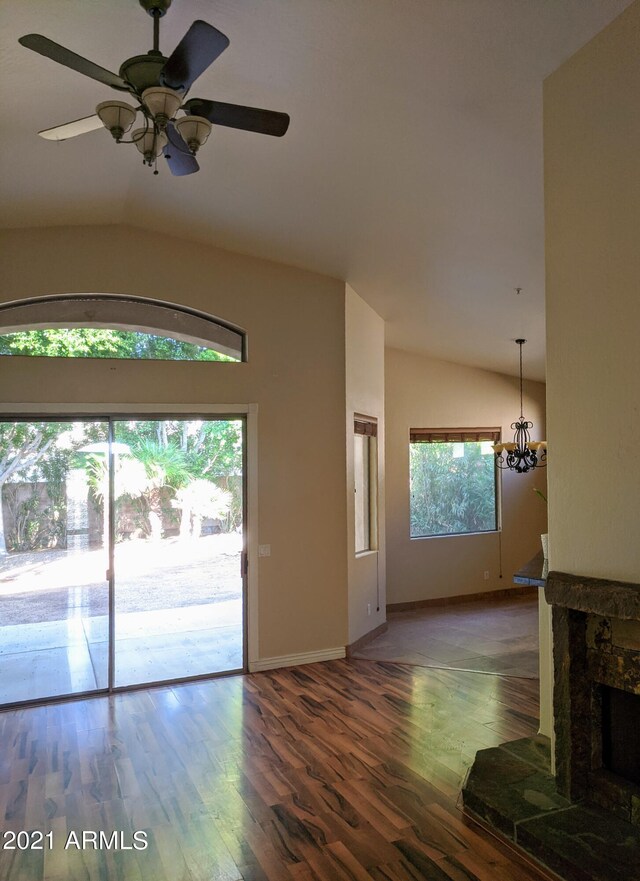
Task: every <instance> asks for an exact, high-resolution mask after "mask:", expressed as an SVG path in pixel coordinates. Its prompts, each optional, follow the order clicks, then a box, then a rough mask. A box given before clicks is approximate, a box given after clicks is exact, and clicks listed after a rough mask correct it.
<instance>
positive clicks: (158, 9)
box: [139, 0, 171, 52]
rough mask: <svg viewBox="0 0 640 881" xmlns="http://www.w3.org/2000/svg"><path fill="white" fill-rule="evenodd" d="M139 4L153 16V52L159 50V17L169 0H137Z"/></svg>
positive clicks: (168, 4)
mask: <svg viewBox="0 0 640 881" xmlns="http://www.w3.org/2000/svg"><path fill="white" fill-rule="evenodd" d="M139 3H140V6H142V8H143V9H144V10H145V12H148V13H149V15H150V16H151V17H152V18H153V50H152V51H153V52H159V51H160V19H161V18H162V16H163V15H166V12H167V9H168V8H169V7H170V6H171V0H139Z"/></svg>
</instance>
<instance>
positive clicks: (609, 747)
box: [462, 572, 640, 881]
mask: <svg viewBox="0 0 640 881" xmlns="http://www.w3.org/2000/svg"><path fill="white" fill-rule="evenodd" d="M545 596H546V599H547V601H548V602H549V603H550V604H551V606H552V620H553V643H554V649H553V660H554V696H553V702H554V728H555V760H556V761H555V775H554V774H552V773H551V761H550V760H551V750H550V746H551V745H550V743H549V738H548V737H544V736H542V735H537V736H535V737H527V738H523V739H521V740H515V741H509V742H507V743H502V744H500V745H499V746H497V747H491V748H489V749H484V750H480V751H479V752H477V753H476V757H475V761H474V763H473V766H472V767H471V768H470V770H469V774H468V776H467V779H466V781H465V784H464V787H463V791H462V797H463V803H464V807H465V810H466V811H468V812H470V814H471V815H472V816H473V817H474V818H475V819H476V820H479V821H480V822H482V823H483V824H485V825H487V826H489V827H490V828H491V829H492V830H494V831H497V832H499V833H500V834H501V835H503V836H505V837H506V838H507V839H510V840H511V841H512V842H513V843H514V844H515V845H517V846H518V847H519V848H521V849H522V851H523V852H524V853H525V854H528V855H529V856H532V857H534V858H535V859H536V860H537V861H538V862H539V863H541V864H542V865H544V866H546V867H547V868H549V869H551V870H552V871H553V872H555V873H556V874H557V876H558V877H560V878H562V879H567V881H622V879H624V881H640V584H627V583H622V582H614V581H609V580H605V579H596V578H583V577H580V576H575V575H568V574H565V573H562V572H550V573H549V575H548V578H547V582H546V586H545Z"/></svg>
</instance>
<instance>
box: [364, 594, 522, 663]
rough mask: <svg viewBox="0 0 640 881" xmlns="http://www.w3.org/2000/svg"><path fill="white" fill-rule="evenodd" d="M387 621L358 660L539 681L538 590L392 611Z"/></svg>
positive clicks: (365, 647)
mask: <svg viewBox="0 0 640 881" xmlns="http://www.w3.org/2000/svg"><path fill="white" fill-rule="evenodd" d="M387 623H388V629H387V631H386V633H383V634H382V635H381V636H378V637H377V638H376V639H374V640H373V641H372V642H370V643H369V644H368V645H365V646H364V647H363V648H361V649H359V650H357V651H356V652H355V653H354V657H356V658H367V659H370V660H376V661H396V662H398V663H402V664H418V665H419V666H421V667H448V668H451V669H457V670H472V671H474V672H475V671H477V672H482V673H495V674H498V675H500V676H520V677H525V678H527V679H537V678H538V596H537V592H536V591H534V592H532V593H531V594H530V595H529V596H520V595H516V596H513V597H509V596H506V597H505V596H501V597H497V598H488V597H487V598H484V599H482V600H474V601H470V602H468V603H459V604H457V605H448V606H447V605H443V606H430V607H427V608H424V609H414V610H412V611H410V612H391V613H389V614H388V615H387Z"/></svg>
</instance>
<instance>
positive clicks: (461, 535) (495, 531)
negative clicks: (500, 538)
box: [409, 529, 502, 541]
mask: <svg viewBox="0 0 640 881" xmlns="http://www.w3.org/2000/svg"><path fill="white" fill-rule="evenodd" d="M501 531H502V530H500V529H483V530H482V531H481V532H446V533H444V534H443V535H410V536H409V540H410V541H424V540H425V539H427V540H430V539H434V538H467V537H468V536H470V535H498V534H499V533H500V532H501Z"/></svg>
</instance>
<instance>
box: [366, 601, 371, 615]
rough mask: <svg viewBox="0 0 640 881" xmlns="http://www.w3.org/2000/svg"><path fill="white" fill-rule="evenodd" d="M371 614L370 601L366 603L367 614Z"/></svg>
mask: <svg viewBox="0 0 640 881" xmlns="http://www.w3.org/2000/svg"><path fill="white" fill-rule="evenodd" d="M370 614H371V603H367V615H370Z"/></svg>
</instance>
